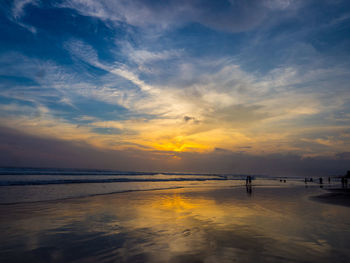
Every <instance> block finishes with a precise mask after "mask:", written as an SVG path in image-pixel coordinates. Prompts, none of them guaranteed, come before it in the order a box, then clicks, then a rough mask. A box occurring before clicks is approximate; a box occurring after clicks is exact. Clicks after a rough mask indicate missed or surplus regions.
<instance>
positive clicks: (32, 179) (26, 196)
mask: <svg viewBox="0 0 350 263" xmlns="http://www.w3.org/2000/svg"><path fill="white" fill-rule="evenodd" d="M252 176H253V179H255V180H254V184H255V185H280V181H279V179H280V178H279V177H276V178H274V177H269V176H264V175H252ZM245 178H246V175H235V174H190V173H187V174H186V173H147V172H119V171H110V170H76V169H75V170H73V169H35V168H0V204H11V203H21V202H37V201H48V200H60V199H66V198H74V197H75V198H76V197H84V196H92V195H98V194H108V193H120V192H129V191H146V190H157V189H173V188H193V187H209V186H212V187H219V186H231V187H234V186H236V187H238V186H243V185H245ZM287 183H288V184H303V181H302V179H301V178H298V177H294V178H292V177H289V178H288V182H287Z"/></svg>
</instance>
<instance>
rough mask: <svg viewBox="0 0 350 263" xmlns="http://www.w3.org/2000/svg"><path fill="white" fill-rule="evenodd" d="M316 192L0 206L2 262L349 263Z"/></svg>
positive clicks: (173, 193) (228, 192)
mask: <svg viewBox="0 0 350 263" xmlns="http://www.w3.org/2000/svg"><path fill="white" fill-rule="evenodd" d="M321 193H324V190H322V189H320V188H318V187H309V188H305V187H304V186H298V185H294V186H290V185H282V186H273V187H272V186H270V187H269V186H260V187H257V186H253V187H252V189H251V192H250V189H246V188H245V187H207V188H184V189H172V190H158V191H146V192H144V191H142V192H129V193H118V194H110V195H100V196H93V197H85V198H76V199H69V200H61V201H46V202H38V203H26V204H12V205H0V233H1V234H0V237H1V243H0V261H1V262H349V261H350V246H349V244H350V208H348V207H342V206H336V205H328V204H323V203H318V202H314V201H312V200H309V196H313V195H318V194H321Z"/></svg>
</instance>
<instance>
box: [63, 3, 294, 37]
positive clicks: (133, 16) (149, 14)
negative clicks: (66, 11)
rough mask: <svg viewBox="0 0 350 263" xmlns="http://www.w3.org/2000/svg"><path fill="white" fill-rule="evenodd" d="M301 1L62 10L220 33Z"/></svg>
mask: <svg viewBox="0 0 350 263" xmlns="http://www.w3.org/2000/svg"><path fill="white" fill-rule="evenodd" d="M299 5H300V2H299V1H292V0H289V1H282V0H267V1H260V0H249V1H220V2H211V1H205V0H203V1H202V0H194V1H184V0H180V1H179V0H176V1H175V0H170V1H161V2H154V1H141V0H132V1H124V0H120V1H111V0H103V1H99V2H95V1H90V0H69V1H65V2H64V3H63V4H62V6H63V7H69V8H73V9H76V10H77V11H78V12H80V13H81V14H83V15H88V16H93V17H98V18H100V19H102V20H105V21H113V22H116V23H117V24H119V23H126V24H129V25H132V26H136V27H150V26H151V27H154V28H157V29H160V30H164V29H168V28H169V27H173V26H175V27H176V26H178V25H181V24H185V23H190V22H197V23H201V24H203V25H205V26H208V27H211V28H213V29H216V30H223V31H228V32H241V31H246V30H251V29H253V28H255V27H257V26H258V25H260V24H261V23H262V22H263V21H264V20H265V19H266V18H267V17H269V14H272V13H273V12H276V11H284V10H286V9H288V8H291V7H292V8H293V9H295V8H297V6H299Z"/></svg>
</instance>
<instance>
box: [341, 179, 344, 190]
mask: <svg viewBox="0 0 350 263" xmlns="http://www.w3.org/2000/svg"><path fill="white" fill-rule="evenodd" d="M341 186H342V187H343V188H345V178H344V177H342V178H341Z"/></svg>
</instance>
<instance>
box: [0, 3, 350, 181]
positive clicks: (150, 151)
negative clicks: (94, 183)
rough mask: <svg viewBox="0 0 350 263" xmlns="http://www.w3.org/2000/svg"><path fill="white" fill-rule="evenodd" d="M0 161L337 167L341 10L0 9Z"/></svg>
mask: <svg viewBox="0 0 350 263" xmlns="http://www.w3.org/2000/svg"><path fill="white" fill-rule="evenodd" d="M0 135H1V136H0V157H1V158H0V159H1V160H0V165H1V166H35V167H71V168H105V169H118V170H143V171H145V170H147V171H151V170H152V171H182V172H189V171H190V172H210V173H211V172H220V173H266V174H280V175H284V174H295V175H297V174H298V175H299V174H312V173H319V174H337V173H345V170H346V169H350V2H349V1H347V0H245V1H244V0H225V1H224V0H222V1H221V0H218V1H209V0H208V1H207V0H168V1H152V0H100V1H93V0H61V1H53V0H47V1H40V0H12V1H11V0H4V1H1V2H0Z"/></svg>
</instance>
